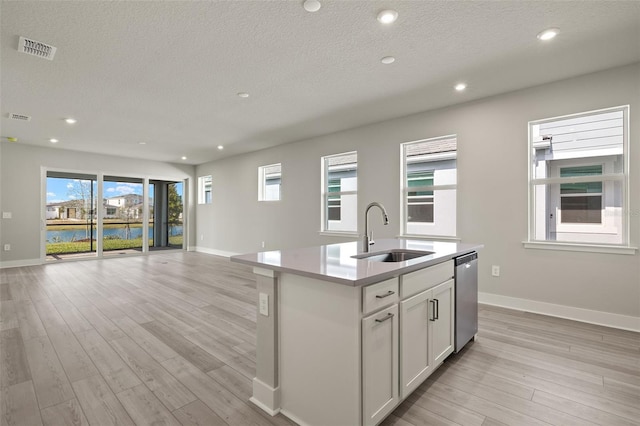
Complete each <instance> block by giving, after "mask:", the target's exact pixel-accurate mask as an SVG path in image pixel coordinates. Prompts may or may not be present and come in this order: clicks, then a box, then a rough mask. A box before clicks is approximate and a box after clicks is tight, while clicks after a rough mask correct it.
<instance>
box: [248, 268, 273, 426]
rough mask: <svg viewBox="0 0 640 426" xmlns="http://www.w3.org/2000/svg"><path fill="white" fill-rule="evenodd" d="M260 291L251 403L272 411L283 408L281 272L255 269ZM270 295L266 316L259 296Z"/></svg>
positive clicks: (271, 412) (257, 286) (270, 412)
mask: <svg viewBox="0 0 640 426" xmlns="http://www.w3.org/2000/svg"><path fill="white" fill-rule="evenodd" d="M253 272H254V273H255V274H256V289H257V290H258V315H257V318H256V331H257V338H256V377H255V378H254V379H253V396H252V397H251V402H253V403H254V404H256V405H257V406H259V407H260V408H262V409H263V410H264V411H266V412H268V413H269V414H271V415H272V416H273V415H276V414H278V412H279V411H280V387H279V371H278V364H279V359H278V347H279V344H278V328H277V327H278V302H277V301H278V275H277V273H275V272H274V271H272V270H268V269H262V268H254V269H253ZM264 295H266V296H267V298H268V304H267V306H268V311H267V315H264V314H262V313H260V303H261V302H260V298H261V296H262V297H264Z"/></svg>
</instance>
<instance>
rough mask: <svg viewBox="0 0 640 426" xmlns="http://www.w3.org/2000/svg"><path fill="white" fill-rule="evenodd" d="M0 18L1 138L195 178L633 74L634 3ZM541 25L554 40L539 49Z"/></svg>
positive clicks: (104, 6)
mask: <svg viewBox="0 0 640 426" xmlns="http://www.w3.org/2000/svg"><path fill="white" fill-rule="evenodd" d="M385 8H394V9H396V10H397V11H398V13H399V18H398V20H397V21H396V23H394V24H393V25H391V26H383V25H382V24H380V23H379V22H378V21H377V20H376V15H377V13H378V12H379V11H380V10H382V9H385ZM0 12H1V15H2V18H1V19H2V20H1V25H2V33H1V37H2V38H1V48H2V51H1V64H0V65H1V80H2V86H1V89H2V92H1V94H2V105H1V107H2V111H1V113H2V129H1V132H2V136H5V137H6V136H12V137H17V138H19V142H18V143H24V144H32V145H40V146H53V145H51V144H50V143H49V142H48V139H49V138H52V137H55V138H57V139H59V140H60V142H59V143H58V144H57V145H55V146H56V147H58V148H61V149H72V150H79V151H88V152H95V153H104V154H117V155H125V156H128V157H134V158H148V159H155V160H160V161H169V162H180V161H181V160H180V157H181V156H183V155H184V156H187V157H188V160H187V161H186V162H187V163H190V164H200V163H204V162H206V161H210V160H214V159H218V158H222V157H224V156H228V155H234V154H238V153H244V152H248V151H252V150H257V149H262V148H266V147H269V146H274V145H277V144H282V143H288V142H293V141H297V140H302V139H307V138H311V137H314V136H318V135H322V134H327V133H332V132H336V131H339V130H343V129H347V128H352V127H357V126H361V125H365V124H368V123H373V122H378V121H381V120H386V119H390V118H395V117H399V116H403V115H407V114H411V113H415V112H420V111H425V110H429V109H434V108H439V107H443V106H447V105H452V104H456V103H461V102H466V101H469V100H473V99H478V98H482V97H486V96H490V95H495V94H498V93H503V92H507V91H512V90H516V89H520V88H524V87H529V86H534V85H537V84H542V83H545V82H549V81H554V80H559V79H562V78H567V77H571V76H575V75H579V74H585V73H589V72H593V71H598V70H601V69H606V68H610V67H614V66H618V65H624V64H629V63H634V62H638V61H640V2H638V1H626V2H620V1H611V2H604V1H601V2H598V1H575V2H574V1H501V2H495V1H488V2H485V1H476V2H466V1H465V2H461V1H419V0H411V1H398V0H394V1H392V0H386V1H377V0H375V1H373V0H372V1H357V0H322V8H321V9H320V11H318V12H316V13H308V12H306V11H305V10H304V9H303V8H302V1H298V0H291V1H275V0H272V1H265V0H261V1H246V0H236V1H206V2H205V1H198V2H195V1H141V2H137V1H136V2H134V1H124V2H111V1H75V2H74V1H66V2H60V1H2V4H1V10H0ZM548 27H558V28H560V29H561V31H562V32H561V34H560V36H559V37H558V38H557V39H556V40H554V41H552V42H549V43H542V42H540V41H538V40H537V39H536V34H537V33H538V32H539V31H541V30H543V29H545V28H548ZM19 36H25V37H29V38H32V39H35V40H38V41H42V42H45V43H48V44H51V45H53V46H55V47H57V48H58V51H57V53H56V56H55V59H54V60H53V61H48V60H44V59H40V58H36V57H33V56H27V55H25V54H21V53H18V51H17V44H18V37H19ZM387 55H393V56H395V57H396V62H395V63H393V64H391V65H383V64H381V63H380V59H381V58H382V57H383V56H387ZM458 81H466V82H467V83H468V84H469V88H468V90H467V91H466V92H464V93H457V92H455V91H454V90H453V89H452V87H453V85H454V84H455V83H456V82H458ZM238 92H248V93H250V94H251V96H250V97H249V98H247V99H241V98H239V97H238V96H236V94H237V93H238ZM10 112H14V113H20V114H27V115H30V116H32V117H33V118H32V120H31V121H30V122H18V121H13V120H9V119H8V114H9V113H10ZM64 117H75V118H77V119H78V123H77V124H76V125H74V126H70V125H68V124H66V123H64V121H63V118H64ZM139 142H146V145H139ZM3 143H6V142H3ZM220 144H222V145H224V146H225V149H224V151H218V150H217V149H216V147H217V145H220Z"/></svg>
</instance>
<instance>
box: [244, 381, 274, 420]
mask: <svg viewBox="0 0 640 426" xmlns="http://www.w3.org/2000/svg"><path fill="white" fill-rule="evenodd" d="M249 401H251V402H253V403H254V404H255V405H257V406H258V407H260V408H261V409H262V410H264V411H266V412H267V413H269V414H270V415H272V416H275V415H276V414H278V413H279V412H280V388H279V387H277V388H272V387H271V386H269V385H268V384H266V383H264V382H263V381H262V380H260V379H258V378H257V377H254V378H253V395H252V396H251V398H250V399H249Z"/></svg>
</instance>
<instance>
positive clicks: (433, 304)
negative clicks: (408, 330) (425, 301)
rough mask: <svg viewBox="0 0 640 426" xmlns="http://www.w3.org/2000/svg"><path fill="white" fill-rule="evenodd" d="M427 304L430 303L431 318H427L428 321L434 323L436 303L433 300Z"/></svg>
mask: <svg viewBox="0 0 640 426" xmlns="http://www.w3.org/2000/svg"><path fill="white" fill-rule="evenodd" d="M429 303H431V318H429V321H435V320H436V302H435V301H433V300H429Z"/></svg>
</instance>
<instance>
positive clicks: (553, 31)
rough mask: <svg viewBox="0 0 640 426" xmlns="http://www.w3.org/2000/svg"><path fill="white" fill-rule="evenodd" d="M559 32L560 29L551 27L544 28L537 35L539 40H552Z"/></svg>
mask: <svg viewBox="0 0 640 426" xmlns="http://www.w3.org/2000/svg"><path fill="white" fill-rule="evenodd" d="M559 33H560V30H559V29H557V28H549V29H547V30H544V31H542V32H540V33H538V35H537V36H536V37H538V40H542V41H547V40H551V39H552V38H555V36H557V35H558V34H559Z"/></svg>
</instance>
